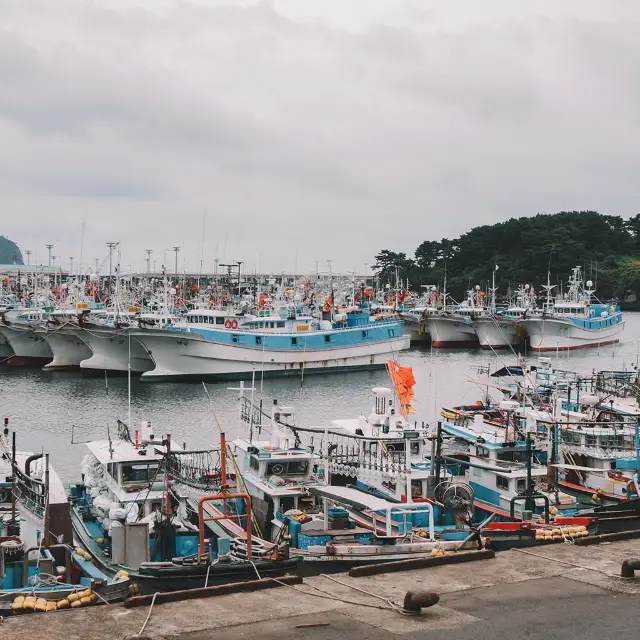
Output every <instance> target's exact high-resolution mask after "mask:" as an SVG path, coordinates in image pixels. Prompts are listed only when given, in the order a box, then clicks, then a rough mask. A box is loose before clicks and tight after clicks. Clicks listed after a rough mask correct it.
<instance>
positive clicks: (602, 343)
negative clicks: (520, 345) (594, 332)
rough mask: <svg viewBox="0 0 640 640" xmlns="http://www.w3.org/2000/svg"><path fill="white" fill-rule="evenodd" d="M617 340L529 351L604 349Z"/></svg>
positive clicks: (534, 348) (535, 348) (536, 348)
mask: <svg viewBox="0 0 640 640" xmlns="http://www.w3.org/2000/svg"><path fill="white" fill-rule="evenodd" d="M618 342H620V339H619V338H616V339H615V340H604V341H603V342H590V343H589V344H577V345H575V346H573V347H559V346H558V347H531V351H576V350H577V349H589V348H591V347H604V346H606V345H608V344H617V343H618Z"/></svg>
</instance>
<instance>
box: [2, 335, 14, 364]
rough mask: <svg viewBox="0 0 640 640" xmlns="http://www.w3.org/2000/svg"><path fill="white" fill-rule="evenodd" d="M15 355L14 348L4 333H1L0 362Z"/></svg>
mask: <svg viewBox="0 0 640 640" xmlns="http://www.w3.org/2000/svg"><path fill="white" fill-rule="evenodd" d="M12 355H13V349H12V348H11V345H10V344H9V342H8V340H7V339H6V338H5V336H4V334H2V333H0V364H1V363H2V361H4V360H6V359H7V358H10V357H11V356H12Z"/></svg>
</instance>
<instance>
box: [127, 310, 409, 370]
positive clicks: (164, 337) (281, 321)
mask: <svg viewBox="0 0 640 640" xmlns="http://www.w3.org/2000/svg"><path fill="white" fill-rule="evenodd" d="M327 313H331V312H330V311H329V312H327ZM218 317H219V316H215V315H214V314H213V313H211V312H209V313H207V312H205V311H204V310H197V312H196V311H194V312H190V313H188V314H187V318H186V322H185V323H180V324H174V325H172V326H171V327H165V328H164V329H162V330H158V331H153V332H146V333H141V332H139V331H138V332H134V335H135V337H136V339H137V340H139V341H140V342H141V343H142V344H144V346H145V348H146V350H147V353H148V354H150V357H151V358H153V363H154V365H155V366H154V367H153V369H151V370H149V371H146V372H145V373H144V374H143V375H142V380H143V381H160V380H185V379H186V380H188V379H195V380H203V379H213V380H232V379H250V378H251V377H252V376H253V375H254V374H256V373H258V374H259V375H261V376H265V377H271V376H297V377H300V378H304V376H305V375H308V374H311V373H331V372H336V371H343V370H350V371H353V370H359V369H375V368H384V366H385V362H386V361H387V359H388V358H389V357H392V356H393V355H394V354H396V353H398V352H399V351H401V350H402V349H405V348H407V347H408V346H409V340H408V338H407V337H406V336H403V333H402V323H401V321H400V320H399V319H396V320H379V321H378V320H372V319H371V318H370V313H369V310H368V308H353V309H350V310H347V311H346V312H344V313H341V314H333V318H332V320H328V319H323V320H317V319H316V318H314V317H312V316H311V315H306V314H304V313H303V310H302V309H301V308H300V307H299V306H298V305H295V304H293V305H284V306H282V307H281V308H280V310H279V312H278V313H277V314H275V313H274V314H273V315H264V316H261V317H259V318H251V319H246V320H242V319H241V318H237V317H236V318H230V319H227V320H224V319H223V323H224V324H223V325H222V326H219V322H218V320H217V318H218Z"/></svg>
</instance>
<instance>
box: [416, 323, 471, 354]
mask: <svg viewBox="0 0 640 640" xmlns="http://www.w3.org/2000/svg"><path fill="white" fill-rule="evenodd" d="M426 326H427V329H428V332H429V335H430V336H431V344H432V345H433V347H434V348H436V349H438V348H442V347H469V346H474V345H477V344H478V336H477V335H476V331H475V329H474V328H473V325H472V324H471V322H466V321H465V319H464V318H457V317H455V316H434V317H431V318H427V320H426Z"/></svg>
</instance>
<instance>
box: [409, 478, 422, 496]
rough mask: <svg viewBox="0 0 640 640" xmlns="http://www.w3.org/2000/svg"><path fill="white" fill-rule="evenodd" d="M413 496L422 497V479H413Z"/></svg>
mask: <svg viewBox="0 0 640 640" xmlns="http://www.w3.org/2000/svg"><path fill="white" fill-rule="evenodd" d="M411 497H412V498H422V480H412V481H411Z"/></svg>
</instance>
